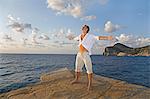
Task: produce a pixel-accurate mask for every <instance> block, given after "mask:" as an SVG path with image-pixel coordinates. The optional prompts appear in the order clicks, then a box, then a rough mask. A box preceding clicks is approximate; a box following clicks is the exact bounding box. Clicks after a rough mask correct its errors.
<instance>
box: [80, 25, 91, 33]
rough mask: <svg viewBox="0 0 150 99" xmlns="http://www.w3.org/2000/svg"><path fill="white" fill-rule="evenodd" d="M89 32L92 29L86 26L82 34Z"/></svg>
mask: <svg viewBox="0 0 150 99" xmlns="http://www.w3.org/2000/svg"><path fill="white" fill-rule="evenodd" d="M89 30H90V27H89V26H88V25H84V26H83V27H82V32H83V33H88V32H89Z"/></svg>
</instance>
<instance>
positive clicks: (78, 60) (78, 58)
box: [71, 53, 84, 84]
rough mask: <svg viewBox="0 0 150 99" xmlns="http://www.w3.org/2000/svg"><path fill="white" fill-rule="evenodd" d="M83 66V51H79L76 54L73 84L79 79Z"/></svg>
mask: <svg viewBox="0 0 150 99" xmlns="http://www.w3.org/2000/svg"><path fill="white" fill-rule="evenodd" d="M83 66H84V62H83V59H82V57H81V53H78V54H77V56H76V63H75V79H74V80H73V81H72V82H71V83H72V84H74V83H76V82H78V81H79V77H80V74H81V71H82V67H83Z"/></svg>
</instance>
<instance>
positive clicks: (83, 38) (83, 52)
mask: <svg viewBox="0 0 150 99" xmlns="http://www.w3.org/2000/svg"><path fill="white" fill-rule="evenodd" d="M89 30H90V28H89V26H88V25H84V26H83V27H82V33H81V34H80V35H79V36H78V37H73V36H71V35H70V36H68V38H69V39H70V40H72V39H74V40H78V41H79V45H78V46H79V52H78V53H77V56H76V63H75V79H74V80H73V81H72V82H71V83H72V84H74V83H77V82H78V81H79V77H80V73H81V72H82V68H83V66H84V64H85V67H86V70H87V76H88V88H87V90H88V91H89V90H90V88H91V85H92V74H93V70H92V62H91V58H90V55H91V48H92V47H93V44H94V42H95V41H96V40H112V36H94V35H93V34H89V33H88V32H89Z"/></svg>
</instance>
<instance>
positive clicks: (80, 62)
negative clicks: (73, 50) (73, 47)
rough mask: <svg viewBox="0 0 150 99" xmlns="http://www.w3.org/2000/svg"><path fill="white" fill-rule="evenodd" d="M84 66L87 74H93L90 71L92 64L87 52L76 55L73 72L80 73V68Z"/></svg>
mask: <svg viewBox="0 0 150 99" xmlns="http://www.w3.org/2000/svg"><path fill="white" fill-rule="evenodd" d="M84 64H85V67H86V70H87V73H88V74H91V73H93V70H92V62H91V58H90V55H89V53H88V52H86V51H85V52H83V53H82V54H81V53H80V52H78V53H77V56H76V63H75V72H82V68H83V66H84Z"/></svg>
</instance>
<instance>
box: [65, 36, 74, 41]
mask: <svg viewBox="0 0 150 99" xmlns="http://www.w3.org/2000/svg"><path fill="white" fill-rule="evenodd" d="M66 37H67V38H68V39H69V40H73V39H74V36H73V35H67V36H66Z"/></svg>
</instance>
